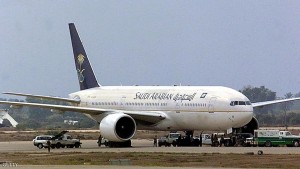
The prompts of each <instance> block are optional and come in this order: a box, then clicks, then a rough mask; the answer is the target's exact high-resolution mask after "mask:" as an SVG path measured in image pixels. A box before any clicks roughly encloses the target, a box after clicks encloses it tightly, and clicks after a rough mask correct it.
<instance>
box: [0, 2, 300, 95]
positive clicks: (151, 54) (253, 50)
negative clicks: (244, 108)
mask: <svg viewBox="0 0 300 169" xmlns="http://www.w3.org/2000/svg"><path fill="white" fill-rule="evenodd" d="M299 16H300V1H296V0H295V1H291V0H287V1H281V0H265V1H262V0H243V1H242V0H231V1H227V0H219V1H211V0H207V1H200V0H195V1H193V0H189V1H179V0H177V1H174V0H164V1H163V0H151V1H145V0H136V1H135V0H132V1H125V0H119V1H114V0H110V1H101V0H89V1H86V0H72V1H71V0H43V1H40V0H26V1H25V0H24V1H19V0H0V18H1V19H0V38H1V40H0V58H1V62H0V63H1V66H0V92H1V93H2V92H21V93H32V94H40V95H51V96H61V97H67V95H68V94H69V93H72V92H75V91H78V90H79V84H78V80H77V74H76V70H75V65H74V60H73V51H72V46H71V41H70V34H69V29H68V23H71V22H73V23H75V25H76V28H77V31H78V33H79V35H80V37H81V40H82V41H83V44H84V46H85V50H86V52H87V55H88V57H89V60H90V62H91V63H92V66H93V69H94V72H95V74H96V76H97V79H98V81H99V83H100V84H101V85H103V86H108V85H116V86H119V85H150V86H151V85H167V86H168V85H174V84H177V85H195V86H208V85H212V86H226V87H230V88H233V89H236V90H240V89H242V88H243V87H244V86H247V85H251V86H253V87H259V86H265V87H267V88H269V89H270V90H272V91H275V92H277V96H284V94H285V93H287V92H292V93H298V92H300V77H299V75H300V68H299V65H300V17H299ZM0 97H2V98H7V97H8V98H9V96H5V95H3V94H0Z"/></svg>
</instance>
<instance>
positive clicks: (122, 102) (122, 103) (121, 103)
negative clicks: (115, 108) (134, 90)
mask: <svg viewBox="0 0 300 169" xmlns="http://www.w3.org/2000/svg"><path fill="white" fill-rule="evenodd" d="M125 100H126V96H122V97H121V99H120V108H124V107H125Z"/></svg>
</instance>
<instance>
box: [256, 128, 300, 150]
mask: <svg viewBox="0 0 300 169" xmlns="http://www.w3.org/2000/svg"><path fill="white" fill-rule="evenodd" d="M253 141H254V144H255V145H258V146H266V147H271V146H288V147H290V146H294V147H299V142H300V136H296V135H292V134H291V133H290V132H289V131H279V130H254V137H253Z"/></svg>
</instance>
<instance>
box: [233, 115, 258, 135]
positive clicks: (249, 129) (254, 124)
mask: <svg viewBox="0 0 300 169" xmlns="http://www.w3.org/2000/svg"><path fill="white" fill-rule="evenodd" d="M258 127H259V124H258V120H257V119H256V118H255V117H252V119H251V121H250V122H249V123H248V124H246V125H245V126H243V127H241V128H235V129H234V130H236V131H237V133H252V134H253V133H254V130H256V129H258Z"/></svg>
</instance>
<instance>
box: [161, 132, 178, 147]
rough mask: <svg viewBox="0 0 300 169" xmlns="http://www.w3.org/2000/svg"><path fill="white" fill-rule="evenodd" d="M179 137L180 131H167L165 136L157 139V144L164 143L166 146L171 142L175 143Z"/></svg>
mask: <svg viewBox="0 0 300 169" xmlns="http://www.w3.org/2000/svg"><path fill="white" fill-rule="evenodd" d="M179 137H181V134H180V133H169V134H168V135H167V136H165V137H161V138H160V139H159V140H158V146H159V147H161V146H162V145H165V146H166V147H169V146H171V144H172V145H173V146H176V145H177V139H178V138H179Z"/></svg>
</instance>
